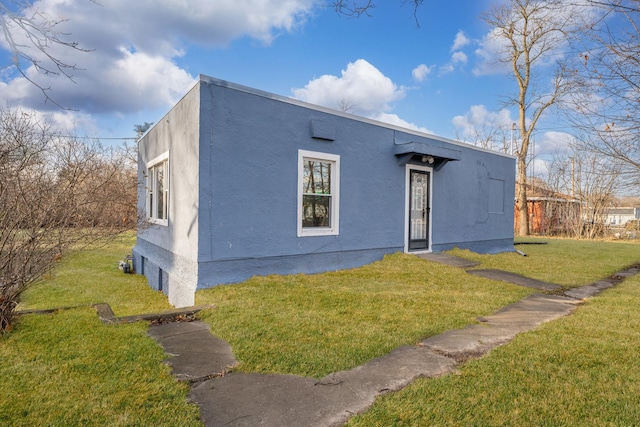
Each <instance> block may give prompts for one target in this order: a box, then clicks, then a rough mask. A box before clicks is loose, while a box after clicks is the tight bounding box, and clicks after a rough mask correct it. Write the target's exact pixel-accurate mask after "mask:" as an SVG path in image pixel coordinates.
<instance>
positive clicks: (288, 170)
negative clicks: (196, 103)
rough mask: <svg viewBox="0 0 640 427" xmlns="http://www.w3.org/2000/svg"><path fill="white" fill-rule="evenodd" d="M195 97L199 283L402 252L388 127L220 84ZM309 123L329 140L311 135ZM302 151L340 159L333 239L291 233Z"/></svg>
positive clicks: (400, 175) (397, 179) (399, 178)
mask: <svg viewBox="0 0 640 427" xmlns="http://www.w3.org/2000/svg"><path fill="white" fill-rule="evenodd" d="M201 91H202V94H201V96H202V100H203V102H202V112H203V113H202V120H203V126H202V137H201V144H202V145H201V150H202V153H203V155H202V157H201V198H200V200H201V210H200V258H199V261H200V273H199V278H200V281H199V286H211V285H214V284H217V283H230V282H236V281H239V280H243V279H246V278H248V277H250V276H252V275H255V274H269V273H280V274H286V273H297V272H306V273H313V272H319V271H326V270H327V269H331V270H335V269H343V268H350V267H355V266H359V265H362V264H366V263H368V262H371V261H374V260H376V259H380V258H381V257H382V256H383V255H384V254H386V253H392V252H396V251H401V250H402V249H403V245H404V242H403V234H402V228H399V227H402V226H403V221H404V219H403V217H404V190H403V180H404V169H403V168H402V167H399V166H398V164H397V161H396V158H395V157H394V155H393V153H392V148H393V141H394V131H393V130H391V129H386V128H383V127H380V126H372V125H369V124H366V123H362V122H358V121H354V120H351V119H347V118H344V117H339V116H336V115H332V114H328V113H325V112H322V111H317V110H313V109H310V108H301V107H300V106H299V105H296V104H293V103H288V102H282V101H279V100H275V99H273V98H271V97H269V96H267V95H265V94H261V93H258V94H255V93H249V92H244V91H238V90H233V89H229V88H226V87H224V86H220V85H217V84H206V83H203V84H202V86H201ZM205 116H208V118H207V117H205ZM205 122H207V123H208V125H207V126H205V125H204V123H205ZM314 123H315V125H316V127H317V126H320V124H321V126H324V127H325V128H326V129H330V130H331V131H333V132H335V139H334V140H333V141H329V140H326V139H318V138H313V137H312V125H313V124H314ZM300 149H302V150H309V151H316V152H322V153H329V154H336V155H340V162H341V169H340V184H341V185H340V234H339V235H338V236H321V237H298V236H297V191H298V190H297V179H298V150H300Z"/></svg>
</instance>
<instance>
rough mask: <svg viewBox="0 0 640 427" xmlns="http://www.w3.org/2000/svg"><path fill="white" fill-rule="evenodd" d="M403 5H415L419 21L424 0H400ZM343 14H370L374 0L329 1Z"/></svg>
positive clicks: (415, 12) (414, 13)
mask: <svg viewBox="0 0 640 427" xmlns="http://www.w3.org/2000/svg"><path fill="white" fill-rule="evenodd" d="M400 1H401V4H402V6H404V5H407V4H408V5H411V7H413V17H414V18H415V19H416V24H417V23H418V9H419V8H420V6H421V5H422V4H423V3H424V0H400ZM329 4H330V6H331V7H333V8H334V9H335V11H336V12H338V13H339V14H341V15H345V16H352V17H358V16H362V15H366V16H369V15H370V14H371V12H372V11H373V9H375V7H376V2H375V1H374V0H334V1H332V2H330V3H329Z"/></svg>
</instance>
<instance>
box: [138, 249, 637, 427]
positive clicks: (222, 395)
mask: <svg viewBox="0 0 640 427" xmlns="http://www.w3.org/2000/svg"><path fill="white" fill-rule="evenodd" d="M428 255H434V254H428ZM435 255H438V256H437V257H435V258H433V257H430V258H427V259H431V260H434V261H437V262H444V263H447V264H449V265H456V266H459V267H462V268H469V267H472V266H475V264H474V265H468V262H465V261H467V260H462V259H460V258H457V259H454V258H455V257H451V256H450V255H446V254H435ZM442 255H446V256H442ZM468 272H469V273H471V274H479V275H484V277H491V278H493V277H492V276H493V275H496V274H497V275H500V274H499V273H496V272H497V270H491V271H489V272H488V273H482V274H480V273H474V272H473V270H470V271H468ZM485 272H486V270H485ZM638 272H640V270H638V269H629V270H625V271H623V272H620V273H618V274H617V275H614V276H613V277H612V278H609V279H606V280H602V281H598V282H596V283H594V284H591V285H588V286H584V287H582V288H576V289H572V290H569V291H566V292H565V293H564V295H544V294H535V295H530V296H528V297H526V298H524V299H523V300H521V301H519V302H517V303H515V304H511V305H509V306H507V307H504V308H503V309H501V310H499V311H498V312H496V313H494V314H492V315H490V316H486V317H482V318H479V319H478V320H479V321H480V324H474V325H469V326H467V327H465V328H462V329H458V330H452V331H448V332H445V333H443V334H441V335H437V336H433V337H430V338H427V339H425V340H423V341H421V342H420V343H418V344H417V345H412V346H404V347H400V348H398V349H396V350H394V351H392V352H391V353H389V354H387V355H385V356H382V357H379V358H377V359H374V360H371V361H369V362H367V363H365V364H364V365H361V366H358V367H356V368H353V369H350V370H348V371H341V372H335V373H332V374H330V375H328V376H326V377H325V378H323V379H321V380H316V379H313V378H305V377H298V376H294V375H265V374H245V373H240V372H232V369H233V367H234V366H235V364H236V363H237V362H236V360H235V358H234V356H233V353H232V351H231V348H230V346H229V345H228V344H227V343H226V342H224V341H222V340H220V339H218V338H216V337H214V336H213V335H211V333H210V332H209V329H208V326H207V325H206V324H204V323H202V322H199V321H194V322H178V323H162V324H156V325H152V326H151V327H150V329H149V334H150V335H151V336H152V337H153V338H155V339H156V340H157V341H158V342H159V343H160V344H161V345H162V346H163V347H164V348H165V351H167V352H168V353H169V354H170V355H171V356H172V357H171V358H169V359H168V360H167V363H168V364H170V365H171V366H172V369H173V373H174V375H175V376H176V377H177V378H178V379H181V380H186V381H190V382H191V384H192V389H191V394H190V398H191V400H192V401H193V402H194V403H196V404H198V405H199V406H200V412H201V417H202V420H203V421H204V423H205V425H206V426H274V427H275V426H278V427H286V426H340V425H342V424H344V423H345V422H346V421H347V420H348V419H349V418H350V417H351V416H353V415H355V414H357V413H361V412H364V411H365V410H367V409H368V408H369V407H370V406H371V405H372V404H373V402H374V401H375V399H376V398H377V397H378V396H380V395H383V394H385V393H388V392H390V391H396V390H400V389H402V388H403V387H405V386H407V385H408V384H409V383H411V382H412V381H414V380H415V379H416V378H418V377H428V378H431V377H438V376H441V375H446V374H449V373H452V372H454V371H455V370H456V368H457V367H458V366H459V365H460V364H461V363H463V362H464V361H466V360H468V359H470V358H477V357H480V356H482V355H484V354H486V353H487V352H489V351H490V350H491V349H493V348H496V347H498V346H500V345H503V344H506V343H508V342H509V341H511V340H512V339H513V338H514V337H515V336H516V335H517V334H519V333H522V332H526V331H530V330H532V329H534V328H535V327H537V326H539V325H540V324H542V323H545V322H549V321H552V320H555V319H557V318H559V317H562V316H566V315H568V314H570V313H571V312H573V311H574V310H575V309H576V307H577V305H579V304H580V303H581V302H582V299H583V298H588V297H591V296H594V295H596V294H598V293H599V292H601V291H602V290H604V289H607V288H609V287H611V286H614V285H615V284H617V283H619V282H620V281H621V280H623V279H624V278H625V277H629V276H631V275H634V274H637V273H638ZM502 273H504V272H502ZM500 277H501V278H500V279H498V280H507V281H509V280H514V281H516V282H515V283H517V284H519V285H522V286H531V285H535V286H533V287H540V288H541V289H545V290H547V289H557V285H552V284H547V283H544V282H537V281H533V282H526V281H525V282H526V284H525V283H522V282H523V277H522V276H518V275H513V274H511V273H506V274H502V275H500ZM524 279H526V278H524ZM528 280H531V279H528ZM536 282H537V283H536ZM549 285H552V287H549Z"/></svg>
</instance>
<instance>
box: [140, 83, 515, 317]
mask: <svg viewBox="0 0 640 427" xmlns="http://www.w3.org/2000/svg"><path fill="white" fill-rule="evenodd" d="M406 142H416V143H418V144H420V145H421V146H422V147H435V148H436V149H440V150H444V151H446V150H447V149H454V151H455V152H456V153H459V161H450V162H449V163H447V164H446V165H444V167H442V168H441V169H438V168H437V167H435V165H434V167H433V169H432V170H431V179H432V194H431V207H432V210H431V214H432V216H431V223H432V233H431V243H432V247H431V249H433V250H434V251H441V250H446V249H450V248H453V247H460V248H468V249H472V250H474V251H477V252H484V253H487V252H488V253H494V252H501V251H512V250H513V216H512V197H513V194H514V178H515V172H514V171H515V159H514V158H513V157H510V156H504V155H498V154H496V153H491V152H488V151H486V150H482V149H478V148H476V147H471V146H468V145H465V144H460V143H453V142H451V141H446V140H443V139H438V138H435V137H429V136H427V135H424V134H422V133H417V132H412V131H409V130H405V129H401V128H398V127H394V126H391V125H386V124H382V123H378V122H374V121H371V120H367V119H363V118H358V117H355V116H351V115H348V114H344V113H339V112H336V111H332V110H328V109H324V108H321V107H316V106H312V105H309V104H305V103H302V102H299V101H295V100H291V99H287V98H282V97H278V96H275V95H271V94H268V93H264V92H260V91H257V90H255V89H250V88H245V87H242V86H238V85H233V84H230V83H227V82H223V81H219V80H215V79H211V78H208V77H206V76H202V77H201V80H200V81H199V82H198V83H197V84H196V85H195V86H194V87H193V88H192V89H191V90H190V91H189V92H188V93H187V95H185V97H184V98H183V99H182V100H181V101H180V102H179V103H178V104H177V105H176V106H175V107H174V108H173V109H172V110H171V111H170V112H169V113H168V114H167V115H166V116H165V117H163V118H162V119H161V120H160V121H159V122H158V123H157V124H155V125H154V127H153V128H152V129H151V130H150V131H149V132H147V134H145V135H144V137H143V138H142V139H141V141H140V143H139V178H140V180H141V182H143V181H144V179H143V178H144V173H145V171H146V163H147V162H148V161H149V160H151V159H153V158H156V157H158V156H160V155H162V154H163V153H166V152H167V151H168V152H169V168H170V183H169V186H170V206H169V221H168V225H150V226H147V227H144V228H141V229H139V230H138V240H137V244H136V246H135V248H134V251H133V253H134V267H135V268H136V271H137V272H138V273H142V274H144V275H145V276H147V278H148V279H149V283H150V285H151V286H152V287H154V288H156V289H162V291H163V292H165V293H167V294H168V296H169V302H170V303H171V304H173V305H176V306H186V305H192V304H193V302H194V293H195V290H196V288H203V287H209V286H214V285H218V284H222V283H233V282H238V281H242V280H245V279H247V278H249V277H251V276H253V275H265V274H271V273H276V274H288V273H299V272H302V273H315V272H322V271H328V270H337V269H345V268H352V267H357V266H361V265H363V264H367V263H369V262H372V261H375V260H378V259H381V258H382V257H383V256H384V255H385V254H388V253H393V252H398V251H403V250H404V248H405V243H406V242H405V238H406V236H405V228H406V221H407V200H406V185H407V166H406V164H405V163H406V162H405V163H402V162H400V161H399V158H398V157H397V156H396V155H395V153H396V151H395V148H396V147H397V146H398V144H404V143H406ZM299 150H306V151H313V152H320V153H326V154H333V155H338V156H340V202H339V204H340V212H339V214H340V222H339V234H337V235H331V236H314V237H299V236H298V227H297V221H298V219H297V213H298V212H297V210H298V194H297V192H298V183H297V180H298V152H299ZM419 157H420V156H418V157H417V158H415V159H414V161H413V162H411V161H410V164H415V165H420V166H425V165H424V164H422V163H420V162H419V161H415V160H416V159H418V158H419ZM138 196H139V207H140V208H141V209H142V210H144V207H145V206H144V205H145V190H144V188H143V187H141V188H140V189H139V192H138Z"/></svg>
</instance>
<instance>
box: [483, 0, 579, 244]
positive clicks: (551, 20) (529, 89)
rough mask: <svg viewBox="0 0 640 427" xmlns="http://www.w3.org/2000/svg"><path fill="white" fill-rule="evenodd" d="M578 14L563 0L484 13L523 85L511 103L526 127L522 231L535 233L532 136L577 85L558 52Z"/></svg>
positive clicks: (519, 192)
mask: <svg viewBox="0 0 640 427" xmlns="http://www.w3.org/2000/svg"><path fill="white" fill-rule="evenodd" d="M578 16H579V14H577V13H576V10H575V8H574V7H569V6H568V5H567V3H566V2H563V1H560V0H506V1H505V2H503V3H501V4H499V5H496V6H494V7H493V8H491V9H490V10H489V11H488V12H487V13H486V14H485V15H484V16H483V18H484V20H485V22H487V24H489V25H490V26H491V27H492V28H493V29H494V30H493V36H494V37H495V39H496V41H497V42H498V44H499V45H500V46H502V49H501V51H500V52H499V59H498V61H500V62H503V63H505V64H508V66H509V67H510V69H511V72H512V75H513V78H514V80H515V82H516V85H517V91H516V93H515V95H514V96H512V97H510V98H509V104H511V105H514V106H516V107H517V109H518V119H517V126H518V130H519V131H520V138H519V144H518V145H519V146H518V147H517V151H516V153H515V155H516V157H517V168H518V169H517V177H516V203H517V204H518V207H519V212H520V213H519V215H520V217H519V224H520V226H519V230H518V234H520V235H528V234H529V213H528V209H527V168H526V166H527V156H528V154H529V149H530V143H531V139H532V136H533V135H534V132H535V130H536V126H537V125H538V121H539V120H540V118H541V117H542V115H543V113H545V112H546V111H547V110H548V109H549V108H550V107H552V106H554V105H555V104H557V103H559V102H560V101H561V100H562V99H563V98H564V96H565V95H566V94H567V93H568V92H569V90H570V89H571V87H572V79H571V78H570V77H571V76H570V75H569V74H570V73H569V72H568V71H567V69H566V68H565V67H564V66H563V65H562V64H561V63H560V62H559V60H558V58H560V56H558V53H559V52H560V51H561V49H562V48H564V47H566V45H567V42H568V40H569V36H570V33H571V32H572V31H573V30H574V29H575V27H576V26H577V24H578V23H577V22H576V18H577V17H578ZM550 67H553V71H552V72H551V77H549V76H550V74H549V68H550Z"/></svg>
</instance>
